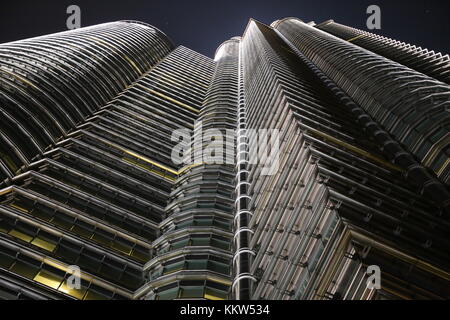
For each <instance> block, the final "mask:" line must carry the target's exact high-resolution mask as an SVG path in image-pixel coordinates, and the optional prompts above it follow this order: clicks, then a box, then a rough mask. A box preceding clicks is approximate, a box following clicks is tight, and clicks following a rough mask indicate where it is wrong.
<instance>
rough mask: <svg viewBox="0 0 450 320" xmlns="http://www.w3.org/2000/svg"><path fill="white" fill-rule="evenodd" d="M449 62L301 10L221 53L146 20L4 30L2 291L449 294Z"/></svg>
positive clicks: (159, 295)
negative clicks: (184, 136) (18, 35)
mask: <svg viewBox="0 0 450 320" xmlns="http://www.w3.org/2000/svg"><path fill="white" fill-rule="evenodd" d="M449 66H450V59H449V56H448V55H445V56H444V55H442V54H440V53H435V52H433V51H428V50H426V49H422V48H419V47H415V46H412V45H409V44H405V43H402V42H399V41H395V40H392V39H388V38H385V37H381V36H378V35H375V34H371V33H368V32H364V31H361V30H357V29H353V28H350V27H346V26H343V25H340V24H338V23H335V22H334V21H326V22H324V23H322V24H319V25H316V24H315V23H308V24H307V23H304V22H302V21H301V20H299V19H297V18H286V19H283V20H279V21H276V22H274V23H273V24H272V25H271V26H268V25H264V24H262V23H260V22H257V21H255V20H251V21H250V22H249V24H248V26H247V28H246V30H245V33H244V34H243V36H242V37H236V38H233V39H231V40H229V41H226V42H225V43H223V44H222V45H221V46H220V47H219V49H218V50H217V53H216V57H215V59H214V60H212V59H210V58H207V57H205V56H203V55H201V54H199V53H197V52H195V51H192V50H190V49H188V48H185V47H182V46H180V47H175V46H174V45H173V44H172V43H171V41H170V40H169V39H168V38H167V37H166V36H165V35H164V34H163V33H162V32H161V31H159V30H157V29H155V28H154V27H152V26H150V25H147V24H144V23H140V22H135V21H120V22H115V23H107V24H102V25H97V26H92V27H88V28H82V29H77V30H72V31H68V32H63V33H58V34H53V35H48V36H42V37H38V38H33V39H28V40H22V41H17V42H12V43H6V44H2V45H0V298H3V299H80V300H92V299H100V300H109V299H147V300H167V299H210V300H223V299H238V300H248V299H254V300H264V299H267V300H269V299H270V300H281V299H284V300H286V299H297V300H301V299H358V300H359V299H364V300H366V299H448V298H450V286H449V279H450V274H449V272H450V256H449V254H448V252H449V249H450V242H449V236H448V235H449V232H450V194H449V182H450V148H449V147H450V113H449V110H450V86H449V84H450V67H449ZM199 124H201V126H200V125H199ZM177 130H184V132H190V135H191V137H190V138H197V137H200V139H201V140H202V139H203V140H208V139H209V142H215V143H216V144H217V145H219V147H218V148H219V149H218V150H220V151H223V152H220V154H221V156H220V157H223V158H225V157H227V158H229V157H230V156H231V157H232V158H233V159H234V160H235V161H232V162H231V163H230V162H229V161H212V162H211V161H209V162H202V161H201V162H195V163H193V164H190V165H188V164H186V165H183V164H176V163H174V161H173V150H174V148H175V147H176V146H177V145H179V143H180V141H177V139H173V133H174V132H175V131H177ZM208 130H209V131H211V130H212V131H215V132H219V133H224V134H225V132H230V131H231V132H235V135H234V137H233V139H231V140H230V139H228V140H227V142H226V143H225V145H224V143H223V141H218V140H215V139H210V137H208V136H206V137H205V135H204V134H203V133H204V132H207V131H208ZM255 132H263V133H264V134H265V136H263V138H262V139H259V140H258V139H254V137H253V135H254V133H255ZM192 140H195V139H192ZM261 140H265V141H269V142H267V143H261ZM220 142H222V143H220ZM256 144H257V145H256ZM186 147H187V148H191V149H193V150H195V151H197V152H198V151H202V150H204V149H206V148H207V146H200V147H199V148H200V150H199V148H198V147H196V146H194V145H193V144H192V145H190V143H186ZM252 150H257V151H258V152H262V153H264V152H267V151H270V152H271V153H276V162H277V163H276V170H272V171H271V172H269V173H268V172H266V171H265V170H264V168H265V165H266V163H264V162H263V161H259V162H253V161H250V158H251V157H252V153H253V152H252ZM216 156H217V154H216ZM220 157H219V158H220ZM216 158H217V157H216ZM272 160H273V159H272ZM74 277H76V278H77V279H78V281H75V282H74V281H73V279H74ZM74 283H75V285H74Z"/></svg>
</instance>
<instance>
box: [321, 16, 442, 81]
mask: <svg viewBox="0 0 450 320" xmlns="http://www.w3.org/2000/svg"><path fill="white" fill-rule="evenodd" d="M315 27H316V28H318V29H320V30H323V31H326V32H328V33H330V34H332V35H335V36H336V37H338V38H341V39H343V40H346V41H348V42H351V43H353V44H355V45H357V46H360V47H362V48H365V49H367V50H370V51H372V52H374V53H376V54H379V55H381V56H383V57H386V58H388V59H391V60H393V61H395V62H398V63H401V64H403V65H405V66H407V67H409V68H411V69H414V70H416V71H419V72H421V73H423V74H426V75H427V76H430V77H432V78H435V79H437V80H439V81H442V82H445V83H447V84H450V57H449V55H448V54H446V55H443V54H442V53H440V52H434V51H430V50H428V49H426V48H421V47H417V46H415V45H411V44H409V43H405V42H401V41H397V40H394V39H390V38H387V37H383V36H380V35H377V34H373V33H370V32H367V31H363V30H359V29H355V28H351V27H348V26H345V25H342V24H339V23H336V22H334V21H333V20H329V21H325V22H323V23H321V24H318V25H316V26H315Z"/></svg>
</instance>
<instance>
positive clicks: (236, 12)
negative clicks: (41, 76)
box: [0, 0, 450, 57]
mask: <svg viewBox="0 0 450 320" xmlns="http://www.w3.org/2000/svg"><path fill="white" fill-rule="evenodd" d="M71 4H76V5H78V6H80V8H81V10H82V15H81V22H82V26H88V25H93V24H97V23H102V22H110V21H116V20H123V19H127V20H140V21H144V22H147V23H149V24H151V25H154V26H155V27H157V28H159V29H161V30H162V31H163V32H164V33H166V34H167V35H168V36H169V37H170V38H171V39H172V40H173V41H174V42H175V44H182V45H184V46H187V47H189V48H191V49H194V50H196V51H198V52H200V53H203V54H205V55H207V56H210V57H212V56H213V54H214V52H215V50H216V48H217V47H218V46H219V45H220V44H221V43H222V42H223V41H225V40H227V39H229V38H230V37H233V36H236V35H241V34H242V33H243V31H244V29H245V26H246V25H247V22H248V19H249V18H255V19H257V20H259V21H261V22H264V23H267V24H270V23H272V22H273V21H274V20H278V19H280V18H284V17H290V16H295V17H298V18H300V19H302V20H304V21H305V22H309V21H312V20H313V21H315V22H316V23H320V22H323V21H325V20H328V19H334V20H335V21H336V22H339V23H343V24H346V25H349V26H353V27H356V28H359V29H366V28H367V27H366V20H367V17H368V15H367V14H366V9H367V7H368V6H369V5H372V4H376V5H378V6H380V7H381V10H382V29H381V30H377V31H376V33H378V34H382V35H385V36H388V37H391V38H395V39H397V40H402V41H405V42H409V43H413V44H416V45H420V46H423V47H426V48H428V49H433V50H436V51H440V52H442V53H449V51H450V50H449V42H450V41H449V39H450V27H449V20H450V18H449V13H450V10H449V9H450V1H449V0H419V1H405V0H395V1H394V0H368V1H366V0H343V1H342V0H341V1H338V0H278V1H275V0H271V1H268V0H247V1H245V0H242V1H236V0H222V1H216V0H210V1H206V0H191V1H188V0H185V1H181V0H165V1H162V0H147V1H144V0H120V1H117V0H114V1H111V0H109V1H106V0H89V1H88V0H83V1H77V0H72V1H66V0H52V1H50V0H39V1H36V0H35V1H31V0H30V1H23V0H13V1H8V2H6V1H2V4H1V7H0V43H3V42H8V41H14V40H19V39H23V38H29V37H33V36H38V35H43V34H48V33H54V32H58V31H63V30H66V20H67V17H68V15H67V14H66V8H67V7H68V6H69V5H71Z"/></svg>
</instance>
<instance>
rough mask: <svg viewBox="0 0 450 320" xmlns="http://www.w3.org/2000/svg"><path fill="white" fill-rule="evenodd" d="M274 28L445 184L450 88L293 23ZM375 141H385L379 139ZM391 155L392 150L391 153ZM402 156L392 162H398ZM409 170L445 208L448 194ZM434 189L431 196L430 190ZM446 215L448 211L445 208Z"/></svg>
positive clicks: (449, 164) (449, 171)
mask: <svg viewBox="0 0 450 320" xmlns="http://www.w3.org/2000/svg"><path fill="white" fill-rule="evenodd" d="M276 29H277V30H278V31H280V33H281V34H283V35H284V36H285V37H286V38H287V39H288V41H290V42H291V43H292V44H293V45H294V46H295V47H296V48H297V49H299V50H300V51H301V52H302V53H303V54H305V56H306V57H308V58H309V59H311V61H312V62H313V63H314V64H315V65H316V66H317V67H318V68H320V69H321V70H322V71H323V72H324V73H326V74H327V75H328V76H329V77H330V79H331V80H333V81H334V82H335V83H336V85H338V86H339V87H341V88H342V89H343V90H344V91H345V92H346V93H347V94H348V95H349V97H350V98H351V99H353V100H354V102H356V103H357V104H359V105H360V106H361V107H362V108H363V109H364V110H365V111H366V112H367V113H368V114H369V116H370V117H371V118H372V119H373V120H374V121H376V122H377V123H378V124H380V125H381V126H383V127H384V128H385V129H386V131H387V132H388V133H389V134H390V135H391V136H392V137H393V138H394V139H395V140H396V141H398V142H399V143H401V144H403V145H404V146H405V147H406V149H407V151H408V152H409V153H411V154H413V156H414V157H415V158H417V159H418V160H419V161H420V162H421V163H422V164H423V165H424V166H425V167H427V168H430V169H431V170H433V171H434V173H435V174H436V175H437V176H438V177H439V178H440V180H441V181H442V182H444V183H449V182H450V161H449V156H450V151H449V150H450V149H449V146H450V140H449V139H450V135H449V132H450V114H449V112H448V107H449V103H450V86H449V85H447V84H445V83H442V82H440V81H437V80H436V79H433V78H430V77H428V76H426V75H424V74H422V73H419V72H417V71H415V70H412V69H410V68H408V67H406V66H404V65H401V64H399V63H397V62H394V61H392V60H389V59H386V58H384V57H382V56H379V55H377V54H375V53H373V52H370V51H367V50H365V49H363V48H361V47H358V46H356V45H354V44H352V43H349V42H346V41H344V40H342V39H339V38H337V37H335V36H332V35H330V34H327V33H326V32H324V31H321V30H319V29H317V28H314V27H311V26H309V25H307V24H305V23H303V22H301V21H299V20H295V19H288V20H284V21H282V22H280V23H278V25H277V27H276ZM379 140H380V142H382V143H384V142H385V143H386V145H385V146H384V148H385V149H387V150H388V152H389V149H390V144H389V141H388V140H386V139H385V137H383V134H382V135H380V138H379ZM395 151H397V150H395ZM402 158H403V155H402V154H401V153H396V154H395V156H394V161H396V162H397V163H399V164H401V163H402V161H403V160H402ZM411 169H413V170H412V171H414V172H409V173H408V175H410V176H412V179H415V180H416V181H417V183H419V184H422V186H423V187H424V188H425V187H427V186H428V184H433V186H432V191H430V195H433V194H435V197H436V201H438V202H441V203H443V204H446V205H447V206H450V203H449V200H450V199H449V198H448V191H447V190H445V189H446V188H445V187H443V186H439V185H438V184H435V183H434V182H432V181H431V179H430V178H428V177H426V173H425V172H423V171H422V170H421V169H420V168H419V169H418V170H414V168H411ZM433 191H434V192H433ZM447 211H448V212H450V209H447Z"/></svg>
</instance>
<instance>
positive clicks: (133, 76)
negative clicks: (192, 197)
mask: <svg viewBox="0 0 450 320" xmlns="http://www.w3.org/2000/svg"><path fill="white" fill-rule="evenodd" d="M172 49H173V45H172V44H171V42H170V41H169V40H168V38H167V37H166V36H165V35H164V34H162V33H161V32H160V31H158V30H157V29H155V28H153V27H151V26H148V25H146V24H143V23H136V22H127V21H122V22H115V23H106V24H102V25H98V26H93V27H88V28H83V29H78V30H73V31H68V32H62V33H58V34H53V35H48V36H42V37H38V38H33V39H28V40H21V41H17V42H11V43H6V44H2V45H0V76H1V77H0V81H1V87H0V103H1V108H0V112H1V117H2V126H1V131H0V153H1V154H2V155H5V156H3V157H2V159H1V160H0V179H1V180H3V179H5V178H7V177H9V178H11V177H13V176H14V175H15V174H17V173H18V172H20V169H21V168H22V167H24V168H25V169H26V167H27V166H28V165H29V164H30V162H31V161H32V160H35V159H36V158H38V157H39V156H40V155H42V153H43V152H44V151H45V150H48V149H49V148H51V147H53V146H54V145H55V143H56V142H57V141H59V140H61V139H63V138H66V137H67V135H68V133H69V132H70V131H73V130H74V129H75V127H76V126H77V125H78V124H81V123H83V122H84V121H85V120H86V118H87V117H89V116H91V115H92V114H93V113H94V112H96V111H97V110H98V109H99V108H101V107H103V106H105V104H106V103H108V102H109V101H111V100H112V99H113V98H114V97H116V96H117V94H119V93H120V92H121V91H123V90H124V89H125V88H126V87H127V86H128V85H130V84H131V83H133V82H134V81H135V80H137V79H138V78H139V77H141V76H142V75H143V73H144V72H145V71H147V70H148V69H149V68H151V67H152V66H153V65H154V64H155V63H157V62H158V61H159V60H160V59H161V58H163V57H164V56H165V55H167V54H168V53H169V52H170V51H171V50H172Z"/></svg>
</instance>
